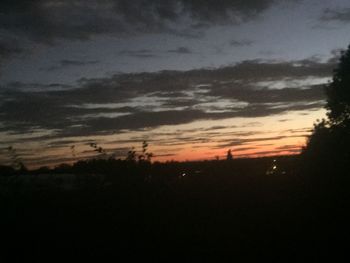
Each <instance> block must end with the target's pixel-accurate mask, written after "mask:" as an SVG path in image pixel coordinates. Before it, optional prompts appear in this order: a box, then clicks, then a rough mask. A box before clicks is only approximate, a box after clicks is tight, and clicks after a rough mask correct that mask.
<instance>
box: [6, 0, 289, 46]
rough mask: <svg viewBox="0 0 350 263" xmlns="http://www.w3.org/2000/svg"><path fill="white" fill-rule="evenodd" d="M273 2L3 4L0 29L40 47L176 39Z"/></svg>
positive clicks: (62, 0)
mask: <svg viewBox="0 0 350 263" xmlns="http://www.w3.org/2000/svg"><path fill="white" fill-rule="evenodd" d="M289 1H292V2H294V1H295V0H289ZM276 2H278V1H274V0H245V1H241V0H234V1H232V0H220V1H219V2H218V1H214V0H203V1H198V0H174V1H161V0H147V1H145V0H135V1H129V0H104V1H98V0H90V1H83V0H74V1H68V0H35V1H10V0H4V1H1V4H0V10H1V12H2V15H1V18H0V25H1V26H0V30H4V31H10V32H13V33H16V34H18V35H22V36H26V37H28V38H30V39H33V40H35V41H40V42H44V43H53V42H54V41H55V40H57V39H80V40H84V39H88V38H90V37H92V36H96V35H101V34H102V35H106V34H108V35H118V36H123V35H129V34H135V33H137V34H147V33H164V32H166V33H173V34H181V32H186V31H188V30H192V31H193V30H195V31H196V30H198V28H203V26H206V27H207V26H210V25H218V24H220V25H222V24H239V23H244V22H246V21H249V20H252V19H254V18H256V17H257V16H258V15H259V14H261V13H262V12H264V11H265V10H266V9H268V8H269V7H271V6H272V5H273V4H276ZM199 25H201V26H199Z"/></svg>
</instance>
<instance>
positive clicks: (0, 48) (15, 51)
mask: <svg viewBox="0 0 350 263" xmlns="http://www.w3.org/2000/svg"><path fill="white" fill-rule="evenodd" d="M0 16H1V14H0ZM23 52H24V49H23V48H22V47H20V45H19V42H18V40H16V39H15V38H11V37H9V36H8V35H1V34H0V69H1V66H2V65H3V64H4V63H5V62H6V61H8V60H9V59H11V58H13V57H15V56H18V55H20V54H21V53H23Z"/></svg>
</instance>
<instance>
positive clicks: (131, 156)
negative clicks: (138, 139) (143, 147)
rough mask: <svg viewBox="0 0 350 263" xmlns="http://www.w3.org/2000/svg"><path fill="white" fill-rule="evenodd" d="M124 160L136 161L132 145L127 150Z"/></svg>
mask: <svg viewBox="0 0 350 263" xmlns="http://www.w3.org/2000/svg"><path fill="white" fill-rule="evenodd" d="M125 160H126V161H128V162H135V161H136V151H135V148H134V147H132V148H131V150H130V151H128V153H127V155H126V158H125Z"/></svg>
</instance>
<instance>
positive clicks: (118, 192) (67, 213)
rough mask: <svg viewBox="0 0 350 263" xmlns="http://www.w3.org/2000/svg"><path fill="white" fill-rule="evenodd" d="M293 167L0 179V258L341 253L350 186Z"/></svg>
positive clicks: (182, 167)
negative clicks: (2, 243) (0, 242)
mask: <svg viewBox="0 0 350 263" xmlns="http://www.w3.org/2000/svg"><path fill="white" fill-rule="evenodd" d="M274 165H276V168H275V169H274V170H275V171H273V172H272V173H268V174H267V171H270V170H271V167H272V166H274ZM301 166H302V164H301V161H300V160H299V157H298V156H292V157H278V158H277V160H276V162H274V161H273V158H260V159H241V160H238V159H237V160H232V161H204V162H189V163H165V164H160V163H158V164H157V163H155V164H149V163H142V164H137V163H127V162H125V161H120V162H118V161H95V162H91V163H81V164H80V166H79V165H77V166H76V167H73V168H72V167H61V168H60V169H56V170H54V171H51V170H50V171H46V174H40V173H39V172H38V171H36V172H27V174H22V175H15V174H14V175H7V176H6V175H3V176H1V178H0V179H1V203H2V204H1V225H2V226H3V233H5V234H4V235H2V236H3V240H5V241H6V242H5V243H6V246H5V247H3V248H4V251H5V252H8V253H3V257H4V255H7V254H8V255H9V256H10V257H11V258H12V259H13V260H11V262H13V261H14V259H15V258H16V257H18V256H21V257H22V256H24V257H26V258H27V259H34V261H36V262H44V261H45V262H46V261H47V259H48V256H49V257H56V256H63V257H65V258H67V257H68V256H69V257H70V256H78V257H81V256H84V257H92V258H95V257H96V258H101V257H105V256H112V257H113V258H114V259H115V258H122V257H124V256H128V257H129V259H131V258H132V257H136V256H140V255H142V256H143V257H145V256H146V255H147V256H150V257H151V258H152V259H154V260H156V261H157V260H161V259H164V260H170V259H175V258H177V257H181V256H184V257H185V259H194V260H199V259H201V258H205V259H208V258H210V259H218V258H220V257H222V256H224V255H226V256H229V257H230V258H231V259H232V260H235V259H240V260H248V259H256V260H261V259H262V258H269V259H272V260H278V261H281V262H283V261H301V260H305V259H307V260H309V261H319V260H321V259H323V258H325V257H328V258H333V257H335V256H339V255H342V253H344V254H345V253H346V249H344V248H343V247H346V245H347V244H348V241H349V236H348V234H347V229H348V227H347V225H348V224H349V222H350V221H349V216H348V213H347V212H348V209H349V196H350V195H349V193H348V186H349V185H350V184H349V183H347V180H345V179H339V180H338V179H337V180H335V179H334V178H335V176H334V175H329V176H328V175H327V176H326V175H325V174H322V176H321V174H320V176H319V177H317V175H314V176H306V175H305V174H303V172H305V169H304V170H302V169H300V168H298V169H297V168H296V167H301ZM73 174H74V175H73ZM24 178H26V179H24ZM315 178H318V179H315ZM344 178H346V177H344ZM334 246H335V247H336V249H334ZM185 255H186V256H185Z"/></svg>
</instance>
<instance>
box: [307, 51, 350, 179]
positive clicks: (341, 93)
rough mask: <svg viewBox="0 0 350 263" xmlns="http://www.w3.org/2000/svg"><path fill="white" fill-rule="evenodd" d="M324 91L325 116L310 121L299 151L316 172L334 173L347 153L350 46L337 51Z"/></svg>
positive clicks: (349, 143) (345, 163)
mask: <svg viewBox="0 0 350 263" xmlns="http://www.w3.org/2000/svg"><path fill="white" fill-rule="evenodd" d="M326 94H327V104H326V109H327V119H322V120H321V121H319V120H318V121H317V122H316V124H314V129H313V132H312V134H311V135H310V136H309V138H308V141H307V145H306V147H305V148H304V150H303V155H304V157H306V160H307V165H308V166H309V167H313V168H316V170H317V171H318V172H319V173H327V172H332V173H337V172H336V171H337V170H338V172H339V171H341V170H342V169H343V168H344V166H348V160H349V157H350V46H349V47H348V49H347V50H346V51H343V52H342V53H341V57H340V59H339V64H338V66H337V68H336V69H335V70H334V74H333V78H332V81H331V82H330V83H329V84H328V85H327V86H326ZM313 168H312V169H313Z"/></svg>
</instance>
